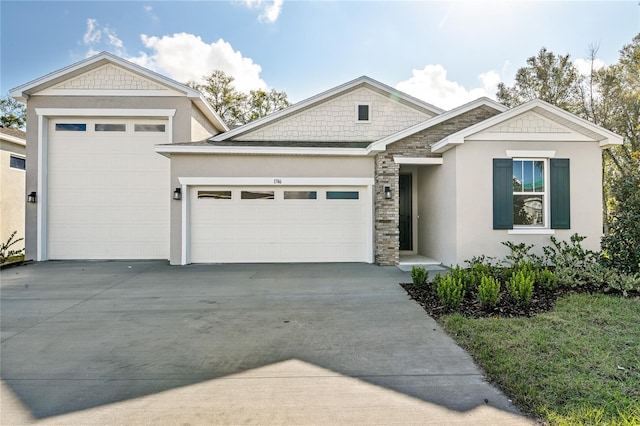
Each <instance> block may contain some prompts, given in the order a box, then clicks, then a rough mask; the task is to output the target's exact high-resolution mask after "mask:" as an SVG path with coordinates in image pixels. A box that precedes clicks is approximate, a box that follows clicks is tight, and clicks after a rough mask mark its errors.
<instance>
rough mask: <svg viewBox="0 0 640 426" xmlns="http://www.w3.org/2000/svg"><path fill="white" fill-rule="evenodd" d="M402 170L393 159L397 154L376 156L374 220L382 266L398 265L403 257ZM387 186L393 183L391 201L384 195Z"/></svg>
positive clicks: (379, 261) (384, 153)
mask: <svg viewBox="0 0 640 426" xmlns="http://www.w3.org/2000/svg"><path fill="white" fill-rule="evenodd" d="M399 173H400V165H399V164H396V163H395V162H394V161H393V155H391V154H390V153H388V152H382V153H380V154H377V155H376V168H375V182H376V183H375V205H374V209H375V219H374V222H375V246H376V250H375V261H376V263H377V264H378V265H397V264H398V262H399V260H400V230H399V225H400V215H399V203H398V191H399V188H400V184H399V182H400V181H399V179H398V175H399ZM385 185H389V186H391V194H392V196H391V199H390V200H387V199H385V198H384V187H385Z"/></svg>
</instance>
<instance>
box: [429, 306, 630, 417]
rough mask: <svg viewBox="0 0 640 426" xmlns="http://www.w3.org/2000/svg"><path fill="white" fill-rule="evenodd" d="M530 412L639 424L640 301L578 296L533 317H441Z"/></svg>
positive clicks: (509, 393) (454, 335)
mask: <svg viewBox="0 0 640 426" xmlns="http://www.w3.org/2000/svg"><path fill="white" fill-rule="evenodd" d="M441 321H442V323H443V326H444V327H445V329H446V330H447V331H448V332H449V333H450V334H451V335H452V336H453V337H454V338H455V339H456V341H457V342H458V343H459V344H460V345H462V346H463V347H464V348H465V349H466V350H467V351H468V352H469V353H470V354H471V355H472V356H473V358H474V359H475V360H476V362H477V363H478V364H479V365H480V366H481V367H482V368H483V369H484V371H485V372H486V374H487V376H488V378H489V379H490V380H491V381H492V382H494V383H495V384H497V385H498V386H499V387H500V388H502V389H503V391H504V392H505V393H506V394H507V395H509V396H510V398H511V399H512V400H513V401H514V403H515V404H516V405H517V406H518V407H519V408H520V409H522V410H523V411H525V412H528V413H530V414H531V415H533V416H535V417H537V418H539V419H542V420H544V421H546V422H548V423H549V424H557V425H574V424H575V425H578V424H613V425H638V424H640V299H638V298H635V299H625V298H620V297H616V296H607V295H601V294H598V295H590V294H579V295H569V296H565V297H563V298H561V299H559V300H558V302H557V304H556V307H555V309H554V310H553V311H551V312H547V313H544V314H540V315H537V316H535V317H532V318H480V319H472V318H465V317H463V316H462V315H460V314H452V315H447V316H445V317H443V318H442V319H441Z"/></svg>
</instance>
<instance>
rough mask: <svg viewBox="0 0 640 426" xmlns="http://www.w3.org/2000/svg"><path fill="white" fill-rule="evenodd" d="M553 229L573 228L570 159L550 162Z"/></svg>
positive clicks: (553, 159)
mask: <svg viewBox="0 0 640 426" xmlns="http://www.w3.org/2000/svg"><path fill="white" fill-rule="evenodd" d="M549 175H550V176H549V177H550V191H551V194H550V197H549V198H550V201H551V228H552V229H569V228H571V199H570V190H571V186H570V184H569V159H568V158H552V159H551V160H550V161H549Z"/></svg>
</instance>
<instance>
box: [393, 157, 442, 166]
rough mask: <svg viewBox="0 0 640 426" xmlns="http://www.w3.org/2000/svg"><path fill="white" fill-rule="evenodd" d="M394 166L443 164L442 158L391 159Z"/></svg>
mask: <svg viewBox="0 0 640 426" xmlns="http://www.w3.org/2000/svg"><path fill="white" fill-rule="evenodd" d="M393 162H394V163H396V164H414V165H431V164H435V165H439V164H443V159H442V157H396V156H394V157H393Z"/></svg>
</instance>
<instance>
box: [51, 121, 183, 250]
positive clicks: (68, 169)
mask: <svg viewBox="0 0 640 426" xmlns="http://www.w3.org/2000/svg"><path fill="white" fill-rule="evenodd" d="M48 130H49V133H48V151H49V152H48V190H49V192H48V207H49V209H48V241H47V244H48V254H49V256H48V257H49V258H50V259H167V258H168V257H169V207H170V204H169V203H170V201H171V194H170V192H168V189H167V188H169V176H170V175H169V166H170V164H169V159H168V158H165V157H163V156H161V155H158V154H156V153H155V152H154V150H153V146H154V145H155V144H158V143H168V142H169V133H168V132H169V128H168V123H167V121H166V120H150V119H114V118H105V119H99V118H98V119H91V120H88V119H87V118H86V117H79V118H66V117H65V118H64V119H62V118H61V119H50V120H49V128H48Z"/></svg>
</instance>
